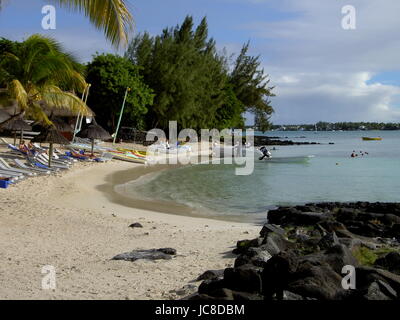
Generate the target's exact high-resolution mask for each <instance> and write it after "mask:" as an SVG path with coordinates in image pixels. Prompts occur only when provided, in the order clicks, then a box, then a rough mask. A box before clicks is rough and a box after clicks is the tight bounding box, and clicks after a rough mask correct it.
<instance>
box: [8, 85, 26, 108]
mask: <svg viewBox="0 0 400 320" xmlns="http://www.w3.org/2000/svg"><path fill="white" fill-rule="evenodd" d="M8 93H9V95H10V98H12V99H15V100H16V101H17V102H18V104H19V105H20V106H21V108H22V109H26V108H27V107H28V94H27V93H26V91H25V88H24V86H23V85H22V84H21V82H19V80H12V81H11V82H10V83H9V85H8Z"/></svg>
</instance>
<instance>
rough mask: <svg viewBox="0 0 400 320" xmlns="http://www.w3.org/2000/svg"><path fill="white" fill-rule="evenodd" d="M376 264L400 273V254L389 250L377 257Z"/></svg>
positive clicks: (378, 266)
mask: <svg viewBox="0 0 400 320" xmlns="http://www.w3.org/2000/svg"><path fill="white" fill-rule="evenodd" d="M374 266H375V267H377V268H383V269H385V270H388V271H390V272H393V273H395V274H398V275H400V254H399V253H398V252H395V251H393V252H389V253H387V254H386V255H384V256H383V257H381V258H379V259H377V260H376V261H375V264H374Z"/></svg>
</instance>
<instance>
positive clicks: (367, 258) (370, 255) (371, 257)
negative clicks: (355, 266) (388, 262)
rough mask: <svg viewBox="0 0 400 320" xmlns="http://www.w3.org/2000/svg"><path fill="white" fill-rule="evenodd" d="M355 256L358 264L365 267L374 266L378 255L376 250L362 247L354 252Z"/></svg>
mask: <svg viewBox="0 0 400 320" xmlns="http://www.w3.org/2000/svg"><path fill="white" fill-rule="evenodd" d="M353 255H354V257H355V258H356V259H357V261H358V263H359V264H361V265H363V266H373V265H374V263H375V261H376V259H378V255H377V254H376V253H375V252H374V250H371V249H368V248H366V247H363V246H360V247H357V248H356V249H354V250H353Z"/></svg>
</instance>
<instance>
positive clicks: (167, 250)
mask: <svg viewBox="0 0 400 320" xmlns="http://www.w3.org/2000/svg"><path fill="white" fill-rule="evenodd" d="M157 251H160V252H162V253H165V254H169V255H172V256H174V255H176V249H173V248H161V249H157Z"/></svg>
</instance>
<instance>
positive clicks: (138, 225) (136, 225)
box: [129, 222, 143, 228]
mask: <svg viewBox="0 0 400 320" xmlns="http://www.w3.org/2000/svg"><path fill="white" fill-rule="evenodd" d="M129 228H143V226H142V225H141V224H140V223H139V222H136V223H132V224H131V225H130V226H129Z"/></svg>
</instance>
